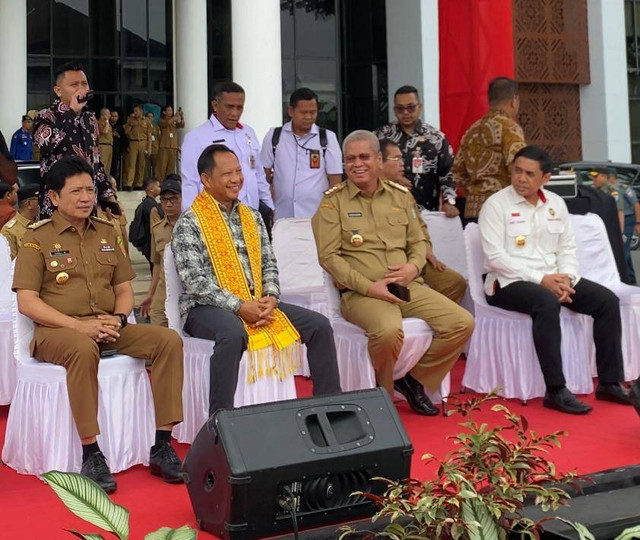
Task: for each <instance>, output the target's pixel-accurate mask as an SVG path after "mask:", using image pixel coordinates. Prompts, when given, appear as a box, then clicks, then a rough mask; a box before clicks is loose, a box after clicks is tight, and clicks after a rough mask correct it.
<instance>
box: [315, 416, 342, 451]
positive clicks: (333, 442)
mask: <svg viewBox="0 0 640 540" xmlns="http://www.w3.org/2000/svg"><path fill="white" fill-rule="evenodd" d="M318 423H319V424H320V428H321V429H322V434H323V435H324V438H325V440H326V441H327V444H328V445H329V447H331V446H337V445H338V440H337V439H336V434H335V433H334V432H333V428H332V427H331V424H330V423H329V419H328V418H327V413H326V412H319V413H318Z"/></svg>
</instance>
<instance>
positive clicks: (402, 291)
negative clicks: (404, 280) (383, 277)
mask: <svg viewBox="0 0 640 540" xmlns="http://www.w3.org/2000/svg"><path fill="white" fill-rule="evenodd" d="M387 290H388V291H389V292H390V293H391V294H392V295H393V296H395V297H397V298H399V299H400V300H403V301H404V302H410V301H411V291H409V289H408V288H407V287H405V286H404V285H400V284H399V283H389V284H388V285H387Z"/></svg>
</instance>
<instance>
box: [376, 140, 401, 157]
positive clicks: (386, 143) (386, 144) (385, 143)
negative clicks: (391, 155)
mask: <svg viewBox="0 0 640 540" xmlns="http://www.w3.org/2000/svg"><path fill="white" fill-rule="evenodd" d="M392 146H395V147H396V148H400V145H398V143H396V142H393V141H391V140H389V139H381V140H380V152H382V158H383V159H384V158H385V157H386V156H387V150H388V149H389V148H390V147H392Z"/></svg>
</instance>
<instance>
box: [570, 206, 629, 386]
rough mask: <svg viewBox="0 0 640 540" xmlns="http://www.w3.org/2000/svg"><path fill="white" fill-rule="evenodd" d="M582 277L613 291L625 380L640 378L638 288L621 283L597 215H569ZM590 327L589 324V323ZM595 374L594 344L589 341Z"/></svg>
mask: <svg viewBox="0 0 640 540" xmlns="http://www.w3.org/2000/svg"><path fill="white" fill-rule="evenodd" d="M571 219H572V221H573V230H574V234H575V237H576V244H577V247H578V263H579V272H580V275H581V276H584V277H585V278H587V279H589V280H591V281H594V282H595V283H600V284H601V285H604V286H605V287H607V288H608V289H610V290H612V291H613V292H614V293H615V294H616V296H618V298H619V299H620V316H621V318H622V357H623V360H624V379H625V380H626V381H632V380H635V379H637V378H638V377H640V288H638V287H634V286H632V285H627V284H626V283H622V281H620V274H618V268H617V267H616V263H615V259H614V257H613V251H612V249H611V244H610V243H609V237H608V236H607V231H606V228H605V226H604V223H603V221H602V219H601V218H600V216H598V215H596V214H591V213H589V214H586V215H584V216H581V215H572V216H571ZM590 321H591V319H590ZM590 326H592V323H591V324H590ZM589 346H590V351H591V353H590V357H591V359H592V361H593V362H592V367H593V370H594V375H595V345H594V344H593V340H592V341H590V342H589Z"/></svg>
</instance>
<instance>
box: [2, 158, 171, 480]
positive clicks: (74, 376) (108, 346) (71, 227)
mask: <svg viewBox="0 0 640 540" xmlns="http://www.w3.org/2000/svg"><path fill="white" fill-rule="evenodd" d="M45 182H46V186H47V188H48V189H49V196H50V197H51V201H52V203H53V205H54V207H55V208H56V211H55V212H54V213H53V216H52V218H51V219H47V220H43V221H40V222H38V223H35V224H33V225H31V226H30V227H29V230H28V231H27V233H26V234H25V236H24V238H23V240H22V246H21V248H20V250H19V252H18V257H17V259H16V269H15V274H14V280H13V289H14V290H15V291H16V292H17V296H18V309H19V310H20V312H21V313H22V314H24V315H26V316H27V317H29V318H31V319H32V320H33V321H34V322H35V323H36V328H35V333H34V338H33V341H32V343H31V353H32V354H33V356H34V357H35V358H36V359H38V360H40V361H41V362H51V363H54V364H58V365H61V366H64V368H65V369H66V370H67V389H68V392H69V404H70V406H71V412H72V414H73V418H74V420H75V424H76V429H77V430H78V435H79V436H80V439H81V442H82V450H83V451H82V462H83V463H82V469H81V473H82V474H84V475H86V476H88V477H89V478H91V479H93V480H95V481H96V482H97V483H98V484H99V485H100V486H101V487H102V488H103V489H104V490H105V491H107V492H112V491H114V490H115V489H116V482H115V480H114V478H113V476H112V475H111V473H110V471H109V468H108V466H107V463H106V460H105V457H104V455H103V454H102V452H101V451H100V448H99V447H98V444H97V442H96V435H98V434H99V433H100V429H99V427H98V362H99V361H100V356H101V353H103V352H105V351H107V350H115V351H118V352H120V353H123V354H127V355H130V356H133V357H135V358H140V359H141V361H144V360H150V361H151V364H152V368H151V383H152V389H153V399H154V404H155V419H156V426H157V428H156V429H157V431H156V444H155V445H154V446H152V447H151V455H150V466H151V473H152V474H155V475H158V476H162V477H163V479H164V480H165V481H167V482H171V483H178V482H181V481H182V477H181V475H180V460H179V459H178V457H177V456H176V454H175V452H174V450H173V448H172V447H171V429H172V427H173V426H174V425H175V424H176V423H178V422H181V421H182V341H181V340H180V337H179V336H178V335H177V334H176V333H175V332H173V331H172V330H169V329H167V328H160V327H156V326H153V327H151V326H147V325H138V324H132V325H128V324H127V314H129V313H131V310H132V309H133V289H132V287H131V280H132V279H133V277H134V275H135V274H134V272H133V269H132V268H131V263H130V262H129V260H128V259H127V257H126V256H125V255H124V254H123V252H122V251H121V250H120V249H119V248H118V245H117V236H116V231H115V228H114V226H113V224H111V223H110V222H109V221H105V220H102V219H100V218H96V217H90V216H91V212H92V211H93V207H94V201H95V187H94V183H93V169H92V168H91V166H89V164H88V163H86V162H85V161H84V160H83V159H82V158H80V157H79V156H72V157H65V158H63V159H61V160H59V161H58V162H56V163H55V164H54V165H53V167H51V169H50V170H49V172H48V173H47V175H46V177H45ZM103 361H105V362H108V361H109V360H108V359H107V360H103Z"/></svg>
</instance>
